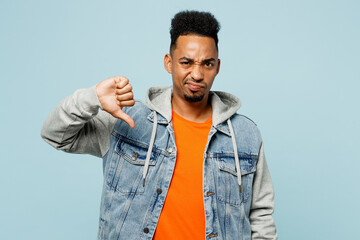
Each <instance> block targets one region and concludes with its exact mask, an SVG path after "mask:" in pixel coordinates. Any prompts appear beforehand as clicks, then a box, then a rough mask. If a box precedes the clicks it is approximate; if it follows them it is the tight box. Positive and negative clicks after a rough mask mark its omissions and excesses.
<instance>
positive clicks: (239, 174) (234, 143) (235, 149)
mask: <svg viewBox="0 0 360 240" xmlns="http://www.w3.org/2000/svg"><path fill="white" fill-rule="evenodd" d="M227 124H228V125H229V129H230V135H231V140H232V144H233V148H234V156H235V167H236V175H237V179H238V184H239V187H240V192H241V170H240V162H239V155H238V151H237V145H236V141H235V133H234V129H233V127H232V125H231V121H230V118H229V119H228V120H227Z"/></svg>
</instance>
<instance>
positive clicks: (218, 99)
mask: <svg viewBox="0 0 360 240" xmlns="http://www.w3.org/2000/svg"><path fill="white" fill-rule="evenodd" d="M171 98H172V86H168V87H151V88H149V90H148V92H147V94H146V106H147V107H148V108H150V109H151V110H153V111H156V112H158V113H159V114H160V115H162V116H163V117H164V118H165V119H166V120H167V122H168V123H169V122H170V121H171V119H172V108H171ZM209 98H210V102H211V107H212V111H213V113H212V118H213V126H217V125H219V124H220V123H222V122H224V121H226V120H227V119H229V118H230V117H231V116H232V115H233V114H235V113H236V112H237V110H238V109H239V108H240V106H241V102H240V99H239V98H237V97H235V96H234V95H232V94H230V93H226V92H219V91H210V94H209Z"/></svg>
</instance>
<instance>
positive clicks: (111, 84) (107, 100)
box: [96, 76, 135, 128]
mask: <svg viewBox="0 0 360 240" xmlns="http://www.w3.org/2000/svg"><path fill="white" fill-rule="evenodd" d="M96 93H97V95H98V98H99V100H100V103H101V107H102V109H104V110H105V111H107V112H108V113H110V114H111V115H113V116H114V117H116V118H119V119H121V120H123V121H125V122H126V123H127V124H129V126H130V127H131V128H134V127H135V123H134V120H133V119H132V118H131V117H130V116H129V115H127V114H126V113H124V112H123V111H122V108H123V107H131V106H134V104H135V100H134V94H133V93H132V86H131V85H130V83H129V79H127V78H126V77H121V76H116V77H112V78H108V79H106V80H104V81H102V82H101V83H99V84H98V85H96Z"/></svg>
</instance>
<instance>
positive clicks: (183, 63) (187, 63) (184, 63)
mask: <svg viewBox="0 0 360 240" xmlns="http://www.w3.org/2000/svg"><path fill="white" fill-rule="evenodd" d="M180 64H182V65H189V64H190V63H189V62H180Z"/></svg>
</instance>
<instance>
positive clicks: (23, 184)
mask: <svg viewBox="0 0 360 240" xmlns="http://www.w3.org/2000/svg"><path fill="white" fill-rule="evenodd" d="M183 9H198V10H209V11H211V12H213V13H214V15H215V16H216V17H217V18H218V20H219V21H220V23H221V25H222V29H221V31H220V35H219V38H220V42H219V48H220V58H221V59H222V65H221V71H220V74H219V75H218V77H217V80H216V82H215V84H214V86H213V89H214V90H215V89H216V90H224V91H228V92H231V93H233V94H236V95H237V96H239V97H240V99H241V100H242V102H243V106H242V108H241V110H240V112H241V113H242V114H245V115H247V116H249V117H250V118H252V119H253V120H254V121H256V122H257V123H258V126H259V127H260V129H261V131H262V135H263V138H264V142H265V151H266V155H267V160H268V164H269V168H270V170H271V175H272V179H273V183H274V186H275V190H276V210H275V214H274V217H275V221H276V224H277V228H278V232H279V236H280V239H294V240H297V239H299V240H303V239H314V240H315V239H316V240H318V239H325V240H329V239H356V238H358V236H357V235H358V227H359V215H360V211H359V203H360V188H359V178H358V175H359V169H360V158H359V153H358V151H359V143H360V141H359V133H360V128H359V125H360V124H359V117H360V113H359V107H358V104H359V103H360V98H359V87H360V84H359V80H360V74H359V73H360V70H359V69H360V47H359V43H360V30H359V29H360V17H359V13H360V2H359V1H356V0H353V1H351V0H346V1H345V0H339V1H329V0H322V1H321V0H318V1H317V0H302V1H300V0H299V1H289V0H287V1H286V0H284V1H280V0H274V1H271V0H268V1H265V0H262V1H242V0H241V1H240V0H238V1H223V2H220V1H210V0H207V1H195V2H193V1H185V0H184V1H164V0H163V1H160V0H156V1H132V2H130V1H89V0H87V1H75V0H74V1H69V0H66V1H64V0H62V1H45V0H44V1H40V0H36V1H25V0H24V1H19V0H17V1H14V0H8V1H4V0H1V1H0V31H1V32H0V34H1V35H0V36H1V37H0V48H1V49H0V50H1V51H0V69H1V70H0V79H1V85H0V86H1V95H0V97H1V104H2V111H1V125H0V134H1V135H0V136H1V142H0V147H1V157H0V158H1V165H0V184H1V185H0V186H1V188H0V189H1V192H0V194H1V198H0V201H1V204H0V238H1V239H46V240H47V239H51V240H58V239H84V240H85V239H86V240H87V239H95V238H96V234H97V228H98V227H97V223H98V214H99V205H100V194H101V187H102V169H101V159H97V158H95V157H92V156H88V155H82V156H81V155H71V154H66V153H63V152H59V151H56V150H54V149H53V148H51V147H50V146H49V145H47V144H46V143H45V142H44V141H42V139H41V138H40V129H41V126H42V123H43V121H44V120H45V118H46V117H47V115H48V114H49V112H50V111H51V109H53V108H54V107H55V106H56V104H57V103H58V102H59V101H60V100H61V99H62V98H64V97H66V96H68V95H70V94H72V93H73V92H74V91H75V90H76V89H78V88H86V87H90V86H92V85H95V84H96V83H98V82H100V81H101V80H103V79H105V78H108V77H111V76H115V75H124V76H126V77H128V78H129V79H130V80H131V83H132V85H133V87H134V93H135V97H136V98H138V99H142V100H144V99H145V98H144V95H145V92H146V90H147V88H148V87H150V86H153V85H169V84H170V83H171V78H170V75H168V74H167V73H166V72H165V70H164V69H163V62H162V61H163V56H164V54H165V53H166V52H167V51H168V47H169V43H170V38H169V33H168V30H169V26H170V19H171V18H172V16H173V15H174V14H175V13H176V12H177V11H179V10H183ZM355 236H357V237H355Z"/></svg>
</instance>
